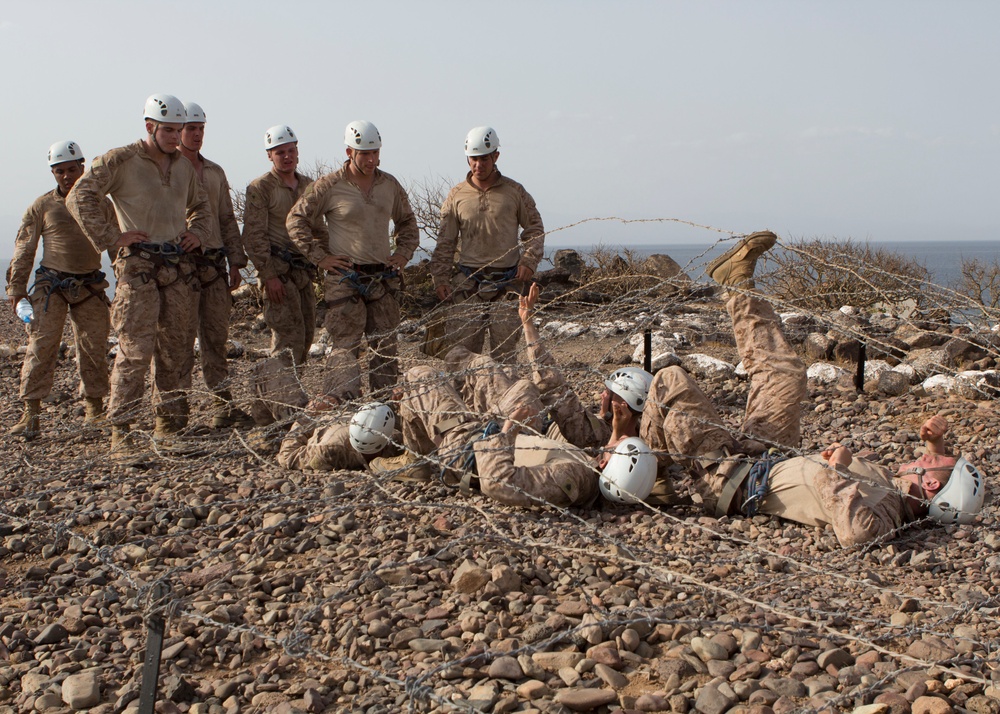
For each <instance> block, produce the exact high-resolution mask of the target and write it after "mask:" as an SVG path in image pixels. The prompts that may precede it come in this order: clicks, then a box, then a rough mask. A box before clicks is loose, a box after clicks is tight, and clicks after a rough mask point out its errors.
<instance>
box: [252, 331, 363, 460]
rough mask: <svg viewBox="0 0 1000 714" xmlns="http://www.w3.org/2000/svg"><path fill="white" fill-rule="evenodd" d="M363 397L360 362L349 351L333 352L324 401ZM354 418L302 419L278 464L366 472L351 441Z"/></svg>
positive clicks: (326, 372) (325, 379)
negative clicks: (352, 420) (351, 420)
mask: <svg viewBox="0 0 1000 714" xmlns="http://www.w3.org/2000/svg"><path fill="white" fill-rule="evenodd" d="M272 359H273V358H272ZM295 388H296V389H298V385H295ZM286 389H287V386H286ZM261 391H263V390H261ZM360 395H361V372H360V370H359V369H358V362H357V360H355V359H354V357H353V356H352V355H351V354H350V353H349V352H348V351H347V350H333V352H331V353H330V354H329V355H328V356H327V358H326V364H325V365H324V367H323V396H324V398H325V399H326V401H327V402H329V403H332V404H346V403H348V402H350V401H354V400H357V399H358V397H359V396H360ZM300 401H301V400H300ZM331 414H332V413H331ZM351 416H352V415H351V414H350V413H348V414H340V415H334V416H326V415H321V416H317V417H315V418H299V419H298V420H297V421H296V422H295V424H294V425H293V426H292V429H291V431H290V432H289V433H288V435H287V436H286V437H285V438H284V439H283V440H282V442H281V448H280V449H279V451H278V463H279V464H281V465H282V466H284V467H285V468H286V469H298V470H312V471H333V470H336V469H364V468H365V467H366V466H367V463H366V462H365V459H364V457H363V456H361V454H359V453H358V452H357V451H355V449H354V447H353V446H351V442H350V419H351Z"/></svg>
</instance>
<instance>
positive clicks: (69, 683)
mask: <svg viewBox="0 0 1000 714" xmlns="http://www.w3.org/2000/svg"><path fill="white" fill-rule="evenodd" d="M62 699H63V701H64V702H66V704H67V705H69V706H70V707H72V708H73V709H76V710H77V711H80V710H81V709H89V708H90V707H96V706H97V705H98V703H99V702H100V701H101V688H100V685H99V684H98V682H97V675H95V674H94V673H93V672H81V673H80V674H71V675H70V676H68V677H66V679H64V680H63V684H62Z"/></svg>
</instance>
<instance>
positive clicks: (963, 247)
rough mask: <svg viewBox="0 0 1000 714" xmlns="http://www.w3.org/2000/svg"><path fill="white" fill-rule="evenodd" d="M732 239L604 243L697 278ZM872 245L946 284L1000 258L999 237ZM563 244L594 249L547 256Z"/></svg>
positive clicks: (549, 250)
mask: <svg viewBox="0 0 1000 714" xmlns="http://www.w3.org/2000/svg"><path fill="white" fill-rule="evenodd" d="M732 245H733V243H732V242H731V241H726V242H724V243H719V244H716V245H711V246H706V245H691V244H670V243H650V244H636V245H629V244H625V245H622V246H613V245H610V244H604V245H603V246H602V247H603V249H605V250H619V251H624V250H626V249H628V250H631V251H632V252H633V253H634V254H635V255H637V256H647V255H653V254H657V253H659V254H664V255H669V256H670V257H671V258H673V259H674V260H675V261H676V262H677V263H678V264H679V265H680V266H681V267H682V268H684V271H685V272H686V273H687V274H688V275H689V276H691V278H692V279H694V280H702V279H703V278H704V271H705V266H706V265H708V263H709V262H711V261H712V259H713V258H715V257H716V256H718V255H721V254H722V253H724V252H725V251H726V250H728V249H729V248H730V247H732ZM869 245H871V246H872V247H874V248H884V249H885V250H888V251H892V252H894V253H899V254H901V255H905V256H907V257H909V258H912V259H913V260H915V261H917V262H918V263H919V264H921V265H923V266H924V267H925V268H927V270H928V271H930V274H931V279H932V282H934V283H935V284H936V285H941V286H945V287H951V286H954V285H955V284H956V283H957V282H958V280H959V279H960V278H961V275H962V261H964V260H972V259H978V260H979V261H981V262H984V263H987V264H990V263H992V262H993V261H994V260H996V259H1000V240H998V241H996V242H994V241H961V240H956V241H884V242H879V241H870V242H869ZM560 248H572V249H573V250H577V251H579V252H580V253H581V254H586V253H587V252H589V251H592V250H594V246H573V245H558V244H557V245H551V246H546V249H545V253H546V255H547V256H553V255H554V254H555V252H556V251H557V250H559V249H560ZM551 267H552V264H551V263H550V262H548V261H547V260H546V261H545V263H544V264H543V265H542V266H540V268H541V269H543V270H544V269H546V268H551Z"/></svg>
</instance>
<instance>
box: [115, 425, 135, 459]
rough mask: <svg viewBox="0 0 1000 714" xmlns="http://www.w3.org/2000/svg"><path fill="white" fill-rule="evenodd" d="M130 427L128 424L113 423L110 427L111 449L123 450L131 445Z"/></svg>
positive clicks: (120, 451) (126, 449)
mask: <svg viewBox="0 0 1000 714" xmlns="http://www.w3.org/2000/svg"><path fill="white" fill-rule="evenodd" d="M131 432H132V428H131V427H130V426H129V425H128V424H115V425H113V426H112V427H111V451H112V452H116V451H117V452H119V453H122V452H125V451H128V450H129V449H130V448H131V447H132V445H133V442H132V433H131Z"/></svg>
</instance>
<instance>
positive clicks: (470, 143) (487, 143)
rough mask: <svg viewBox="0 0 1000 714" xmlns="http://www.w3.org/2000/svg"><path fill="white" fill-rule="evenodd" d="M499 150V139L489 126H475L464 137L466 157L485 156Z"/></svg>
mask: <svg viewBox="0 0 1000 714" xmlns="http://www.w3.org/2000/svg"><path fill="white" fill-rule="evenodd" d="M499 148H500V137H499V136H497V133H496V132H495V131H494V130H493V127H491V126H477V127H476V128H475V129H470V130H469V133H468V134H466V135H465V155H466V156H486V155H487V154H492V153H493V152H494V151H496V150H497V149H499Z"/></svg>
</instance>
